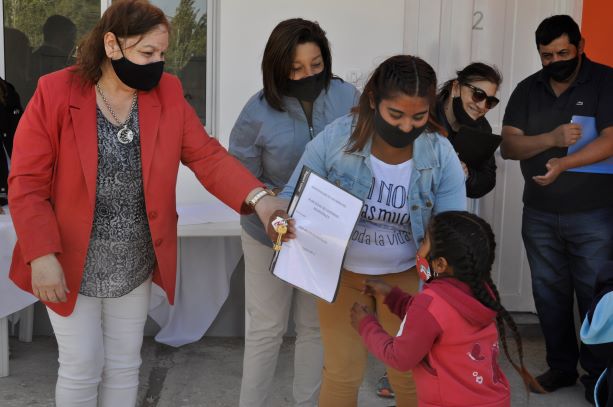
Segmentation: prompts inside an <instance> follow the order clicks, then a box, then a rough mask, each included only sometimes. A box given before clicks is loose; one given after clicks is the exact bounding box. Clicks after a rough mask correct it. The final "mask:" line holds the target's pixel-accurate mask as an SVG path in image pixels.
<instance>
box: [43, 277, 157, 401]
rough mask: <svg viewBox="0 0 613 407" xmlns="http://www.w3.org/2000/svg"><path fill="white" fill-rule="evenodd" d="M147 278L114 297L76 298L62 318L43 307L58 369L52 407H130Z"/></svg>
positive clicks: (148, 284) (138, 362) (148, 291)
mask: <svg viewBox="0 0 613 407" xmlns="http://www.w3.org/2000/svg"><path fill="white" fill-rule="evenodd" d="M150 294H151V279H149V280H147V281H146V282H144V283H143V284H141V285H140V286H139V287H137V288H135V289H134V290H133V291H132V292H130V293H129V294H126V295H124V296H123V297H119V298H94V297H87V296H84V295H80V294H79V296H78V297H77V304H76V306H75V309H74V311H73V313H72V314H70V315H69V316H67V317H63V316H61V315H58V314H56V313H55V312H53V311H52V310H50V309H49V308H47V311H48V312H49V319H50V320H51V325H52V326H53V331H54V333H55V337H56V339H57V343H58V348H59V362H60V367H59V371H58V379H57V384H56V388H55V403H56V406H57V407H96V406H98V407H120V406H121V407H133V406H134V405H136V396H137V393H138V371H139V368H140V365H141V357H140V350H141V346H142V343H143V331H144V327H145V322H146V320H147V310H148V307H149V296H150Z"/></svg>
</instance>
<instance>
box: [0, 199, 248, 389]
mask: <svg viewBox="0 0 613 407" xmlns="http://www.w3.org/2000/svg"><path fill="white" fill-rule="evenodd" d="M178 212H179V215H180V217H179V228H178V236H179V242H178V256H177V270H178V273H177V286H176V292H175V304H174V305H173V306H171V305H169V304H168V300H167V298H166V294H165V293H164V291H163V290H162V289H161V288H160V287H158V286H157V285H155V284H154V285H153V287H152V295H151V302H150V307H149V315H150V316H151V317H152V318H153V319H154V320H155V321H156V322H157V323H158V325H160V327H161V329H160V331H159V332H158V334H157V335H156V337H155V339H156V340H157V341H158V342H161V343H165V344H168V345H171V346H181V345H184V344H187V343H191V342H195V341H198V340H199V339H200V338H202V336H204V334H205V333H206V331H207V329H208V328H209V326H210V325H211V323H212V322H213V320H214V319H215V317H216V316H217V314H218V313H219V310H220V309H221V306H222V305H223V304H224V302H225V301H226V299H227V297H228V294H229V292H230V278H231V276H232V272H233V271H234V269H235V268H236V266H237V265H238V263H239V261H240V259H241V257H242V249H241V243H240V225H239V216H238V214H236V213H235V212H234V211H232V210H231V209H229V208H227V207H226V206H225V205H223V204H222V203H221V202H219V201H217V200H215V201H210V202H206V203H204V204H198V205H184V206H181V205H180V206H179V208H178ZM186 221H198V222H202V223H199V224H184V223H185V222H186ZM15 240H16V237H15V231H14V229H13V225H12V222H11V220H10V216H9V215H0V377H2V376H6V375H8V321H7V316H8V315H11V314H13V313H15V312H18V311H20V310H22V309H23V308H25V307H28V306H29V305H31V304H33V303H34V302H36V301H37V299H36V297H34V296H32V295H30V294H28V293H25V292H23V291H22V290H20V289H19V288H17V286H15V285H14V284H13V283H12V282H11V281H10V280H9V279H8V271H9V266H10V261H11V255H12V250H13V247H14V245H15ZM22 312H30V313H31V312H33V311H32V307H29V308H27V309H26V311H22ZM26 321H27V322H28V323H29V324H30V331H29V335H30V337H31V321H32V318H31V315H29V318H27V317H26V318H24V319H23V320H22V323H23V322H26ZM25 325H27V324H25ZM21 328H22V325H20V337H21V336H22V330H21ZM26 328H27V326H26ZM25 333H26V334H27V333H28V332H27V329H26V331H25Z"/></svg>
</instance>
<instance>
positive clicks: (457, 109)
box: [451, 96, 483, 127]
mask: <svg viewBox="0 0 613 407" xmlns="http://www.w3.org/2000/svg"><path fill="white" fill-rule="evenodd" d="M451 106H452V108H453V115H454V116H455V119H456V121H457V122H458V123H459V124H461V125H463V126H467V127H479V125H480V124H481V119H483V118H482V117H480V118H478V119H477V120H475V119H473V118H472V117H470V115H469V114H468V113H467V112H466V110H465V109H464V104H463V103H462V98H461V97H459V96H456V97H454V98H453V99H452V100H451Z"/></svg>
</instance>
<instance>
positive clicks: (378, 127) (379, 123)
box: [374, 109, 428, 148]
mask: <svg viewBox="0 0 613 407" xmlns="http://www.w3.org/2000/svg"><path fill="white" fill-rule="evenodd" d="M374 125H375V131H376V132H377V134H378V135H379V136H380V137H381V138H382V139H383V141H385V142H386V143H387V144H389V145H390V146H392V147H395V148H403V147H406V146H408V145H411V144H413V142H414V141H415V139H417V137H419V136H420V134H421V133H423V132H424V130H425V129H426V126H427V125H428V124H427V123H426V124H424V125H423V126H421V127H413V128H412V129H411V130H410V131H402V130H400V128H399V127H396V126H392V125H391V124H389V123H388V122H387V121H386V120H385V119H384V118H383V117H381V114H380V113H379V109H375V120H374Z"/></svg>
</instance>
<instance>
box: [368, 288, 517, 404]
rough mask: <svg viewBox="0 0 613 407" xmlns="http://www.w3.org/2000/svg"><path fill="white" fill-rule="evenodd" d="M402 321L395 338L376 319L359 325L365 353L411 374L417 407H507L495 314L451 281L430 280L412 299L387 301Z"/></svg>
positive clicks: (397, 293) (400, 296)
mask: <svg viewBox="0 0 613 407" xmlns="http://www.w3.org/2000/svg"><path fill="white" fill-rule="evenodd" d="M385 303H386V304H387V306H388V307H389V309H390V310H391V311H392V312H393V313H395V314H396V315H398V316H399V317H400V318H404V320H403V322H402V325H401V326H400V330H399V332H398V334H397V336H396V337H391V336H389V334H388V333H387V332H385V331H384V330H383V328H382V327H381V325H380V324H379V322H378V321H377V319H376V318H375V317H374V316H368V317H366V318H364V319H363V320H362V322H361V323H360V329H359V331H360V335H361V336H362V339H363V341H364V343H365V344H366V347H367V348H368V350H369V351H370V352H371V353H372V354H374V355H375V356H376V357H377V358H379V359H381V360H382V361H383V362H384V363H385V364H387V365H389V366H391V367H392V368H394V369H397V370H400V371H407V370H413V378H414V379H415V383H416V385H417V397H418V399H419V406H420V407H434V406H437V407H440V406H445V407H460V406H471V407H509V406H510V405H511V399H510V391H509V383H508V381H507V378H506V377H505V375H504V373H503V372H502V370H500V367H499V366H498V353H499V349H498V332H497V330H496V324H495V317H496V312H495V311H493V310H491V309H489V308H487V307H486V306H484V305H483V304H481V303H480V302H479V301H478V300H477V299H476V298H474V297H473V296H472V294H471V291H470V288H469V287H468V286H467V285H466V284H464V283H462V282H460V281H459V280H457V279H454V278H445V279H438V280H434V281H433V282H431V283H430V284H426V285H425V286H424V290H423V291H422V292H421V293H419V294H417V295H415V296H411V295H409V294H407V293H404V292H403V291H401V290H400V289H398V288H394V289H392V291H391V292H390V294H389V295H388V296H387V297H386V298H385Z"/></svg>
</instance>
